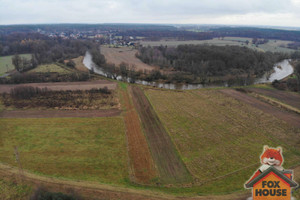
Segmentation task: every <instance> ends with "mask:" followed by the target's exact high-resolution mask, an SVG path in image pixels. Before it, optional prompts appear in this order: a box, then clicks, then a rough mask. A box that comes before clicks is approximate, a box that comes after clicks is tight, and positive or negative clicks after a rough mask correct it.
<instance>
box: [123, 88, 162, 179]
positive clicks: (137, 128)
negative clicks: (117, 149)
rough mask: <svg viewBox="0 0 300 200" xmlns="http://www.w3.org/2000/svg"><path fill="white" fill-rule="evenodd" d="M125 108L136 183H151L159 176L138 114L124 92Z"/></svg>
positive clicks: (130, 154)
mask: <svg viewBox="0 0 300 200" xmlns="http://www.w3.org/2000/svg"><path fill="white" fill-rule="evenodd" d="M121 95H122V96H123V100H124V106H125V109H126V111H125V116H124V120H125V125H126V134H127V140H128V150H129V157H130V167H131V170H132V172H133V176H134V181H135V182H137V183H150V182H151V179H154V178H155V177H156V176H157V174H156V171H155V167H154V162H153V160H152V157H151V153H150V150H149V148H148V144H147V141H146V138H145V136H144V134H143V132H142V128H141V124H140V120H139V117H138V114H137V113H136V111H135V110H134V107H133V105H132V104H131V102H130V97H129V95H128V93H127V91H122V92H121Z"/></svg>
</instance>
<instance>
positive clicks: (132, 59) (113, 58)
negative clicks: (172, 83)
mask: <svg viewBox="0 0 300 200" xmlns="http://www.w3.org/2000/svg"><path fill="white" fill-rule="evenodd" d="M101 53H102V54H103V55H104V56H105V59H106V61H107V62H108V63H112V64H115V65H117V66H118V65H120V64H121V63H122V62H124V63H127V64H129V66H131V65H134V66H135V67H136V68H135V70H136V71H139V70H142V71H144V70H149V71H152V70H154V69H158V68H157V67H154V66H150V65H147V64H145V63H143V62H142V61H141V60H140V59H138V58H137V57H136V56H135V54H136V53H137V50H136V49H131V48H129V47H121V48H109V47H104V46H101Z"/></svg>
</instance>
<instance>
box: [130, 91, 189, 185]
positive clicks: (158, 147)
mask: <svg viewBox="0 0 300 200" xmlns="http://www.w3.org/2000/svg"><path fill="white" fill-rule="evenodd" d="M131 93H132V96H133V102H134V105H135V106H136V109H137V110H138V113H139V116H140V118H141V121H142V124H143V127H144V131H145V135H146V137H147V141H148V143H149V147H150V150H151V153H152V156H153V159H154V161H155V164H156V166H157V168H158V171H159V175H160V181H161V182H162V183H169V184H170V183H186V182H190V181H191V176H190V174H189V172H188V171H187V169H186V167H185V166H184V164H183V162H182V161H181V160H180V157H179V156H178V154H177V151H176V148H175V146H174V144H173V143H172V140H171V138H170V136H169V135H168V133H167V132H166V130H165V128H164V126H163V125H162V123H161V122H160V120H159V118H158V117H157V115H156V113H155V112H154V110H153V108H152V106H151V104H150V103H149V101H148V100H147V98H146V97H145V95H144V93H143V91H142V90H141V89H140V88H139V87H138V86H134V87H132V88H131Z"/></svg>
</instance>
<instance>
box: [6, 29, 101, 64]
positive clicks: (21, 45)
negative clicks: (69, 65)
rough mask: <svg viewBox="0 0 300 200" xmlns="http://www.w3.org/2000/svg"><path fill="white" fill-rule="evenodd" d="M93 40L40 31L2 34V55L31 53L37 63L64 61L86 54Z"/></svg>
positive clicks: (92, 44)
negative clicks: (58, 35)
mask: <svg viewBox="0 0 300 200" xmlns="http://www.w3.org/2000/svg"><path fill="white" fill-rule="evenodd" d="M93 46H95V44H94V43H93V41H89V40H75V39H61V38H50V37H47V36H45V35H42V34H39V33H13V34H9V35H0V56H5V55H15V54H24V53H29V54H32V55H33V59H34V60H35V62H36V63H37V64H45V63H52V62H61V63H62V62H63V61H64V60H66V59H71V58H76V57H78V56H82V55H84V54H85V52H86V51H87V49H90V48H92V47H93Z"/></svg>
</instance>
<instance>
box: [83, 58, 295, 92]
mask: <svg viewBox="0 0 300 200" xmlns="http://www.w3.org/2000/svg"><path fill="white" fill-rule="evenodd" d="M83 64H84V65H85V67H86V68H88V69H89V70H92V71H94V73H96V74H100V75H102V76H105V77H108V76H107V74H106V73H105V72H104V71H103V70H102V69H101V68H100V67H98V66H97V65H96V64H95V63H94V62H93V61H92V55H91V54H90V53H89V52H86V54H85V56H84V59H83ZM293 72H294V69H293V67H292V66H291V65H290V63H289V60H288V59H286V60H283V61H281V62H279V63H276V64H275V66H274V73H272V74H271V75H270V76H269V78H268V77H267V74H265V75H264V76H263V77H262V78H258V79H256V80H254V84H258V83H269V82H272V81H274V80H276V79H277V80H280V79H283V78H285V77H287V76H289V75H290V74H292V73H293ZM117 80H122V81H127V82H130V78H123V77H122V76H118V77H117ZM135 83H137V84H142V85H149V86H154V87H158V88H165V89H179V90H191V89H199V88H213V87H228V84H227V83H223V84H205V85H204V84H184V83H182V84H173V83H158V82H155V81H154V82H148V81H142V80H135Z"/></svg>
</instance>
